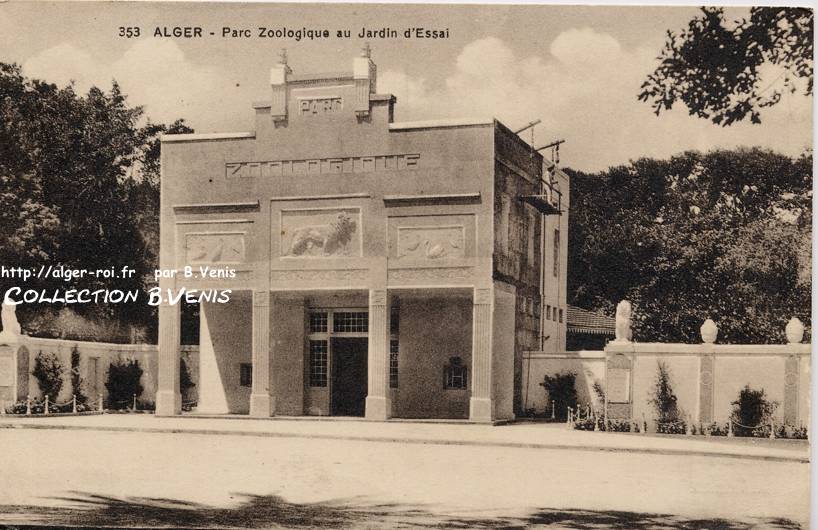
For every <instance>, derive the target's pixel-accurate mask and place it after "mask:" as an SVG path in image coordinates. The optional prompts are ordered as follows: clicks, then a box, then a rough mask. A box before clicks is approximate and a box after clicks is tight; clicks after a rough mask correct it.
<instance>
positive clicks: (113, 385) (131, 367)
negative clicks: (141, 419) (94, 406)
mask: <svg viewBox="0 0 818 530" xmlns="http://www.w3.org/2000/svg"><path fill="white" fill-rule="evenodd" d="M142 373H143V370H142V368H141V367H140V366H139V361H137V360H136V359H117V360H116V361H115V362H112V363H111V366H110V367H109V368H108V380H107V381H106V382H105V388H107V389H108V408H109V409H114V410H119V409H125V408H129V407H132V406H133V397H134V395H136V396H137V397H139V396H140V395H141V394H142V390H144V389H143V388H142V384H141V383H140V382H139V380H140V379H141V378H142Z"/></svg>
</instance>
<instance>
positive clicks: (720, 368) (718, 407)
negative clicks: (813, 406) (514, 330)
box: [523, 319, 811, 428]
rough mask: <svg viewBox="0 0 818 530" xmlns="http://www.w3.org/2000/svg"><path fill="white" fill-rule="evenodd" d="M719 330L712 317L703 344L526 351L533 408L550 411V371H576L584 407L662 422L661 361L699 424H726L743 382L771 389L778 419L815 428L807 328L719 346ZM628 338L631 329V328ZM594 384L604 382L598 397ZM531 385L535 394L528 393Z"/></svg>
mask: <svg viewBox="0 0 818 530" xmlns="http://www.w3.org/2000/svg"><path fill="white" fill-rule="evenodd" d="M717 335H718V329H717V328H716V325H715V323H713V322H712V321H711V320H708V321H706V323H705V324H704V325H703V326H702V340H703V342H702V343H701V344H679V343H674V344H671V343H639V342H631V341H630V340H627V339H624V338H620V339H619V340H616V341H613V342H610V343H608V345H607V346H606V347H605V350H604V351H601V352H600V351H579V352H562V353H549V352H526V353H525V354H524V356H523V359H524V364H523V396H524V403H525V408H526V409H532V408H533V409H535V410H536V411H538V412H542V411H544V410H547V409H548V406H549V405H548V399H549V398H548V396H547V393H546V392H545V389H544V388H543V387H542V385H540V383H542V381H543V377H544V376H545V375H555V374H558V373H565V372H571V373H574V374H576V390H577V397H578V401H579V403H580V404H581V405H585V404H586V403H590V404H592V406H593V407H594V409H595V410H596V411H597V413H598V414H606V415H607V417H608V418H609V419H623V420H631V421H639V422H641V421H642V420H643V419H644V420H645V421H646V422H647V423H648V426H649V428H650V427H651V426H653V425H655V422H654V420H655V419H656V416H657V414H656V412H655V408H654V405H653V404H652V403H651V399H652V397H653V394H654V389H655V385H656V381H657V377H658V370H659V365H660V363H661V364H662V365H663V366H664V367H665V368H666V370H667V373H668V376H669V380H670V385H671V387H672V389H673V392H674V394H675V395H676V397H677V405H678V408H679V410H680V412H681V413H682V415H683V417H684V418H685V419H687V420H689V421H692V422H693V423H694V424H709V423H712V422H719V423H726V422H727V421H728V419H729V418H730V415H731V413H732V411H733V404H732V403H733V401H736V400H737V399H738V397H739V393H740V392H741V390H742V388H744V387H745V386H749V387H750V388H752V389H753V390H762V389H763V390H764V394H765V396H766V398H767V399H768V400H769V401H772V402H776V403H777V404H778V406H777V408H776V410H775V414H774V418H775V422H776V423H777V424H782V423H783V424H787V425H790V426H793V427H801V426H804V427H808V426H809V419H810V418H809V416H810V352H811V345H810V344H802V343H801V342H800V341H801V338H802V336H803V326H802V325H801V323H800V322H798V321H797V320H796V319H793V321H791V322H790V323H789V324H788V325H787V337H788V340H789V341H790V342H789V343H788V344H715V340H716V337H717ZM624 336H625V337H627V334H624ZM594 382H598V383H600V385H601V386H602V387H603V388H604V394H605V403H602V402H601V400H600V399H598V397H597V395H596V392H595V391H594V389H593V384H594ZM526 389H527V392H526Z"/></svg>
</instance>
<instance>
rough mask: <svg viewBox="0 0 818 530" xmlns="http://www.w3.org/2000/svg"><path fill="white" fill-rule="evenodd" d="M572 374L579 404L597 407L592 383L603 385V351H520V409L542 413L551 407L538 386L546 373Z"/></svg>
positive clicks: (542, 389)
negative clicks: (521, 353) (521, 401)
mask: <svg viewBox="0 0 818 530" xmlns="http://www.w3.org/2000/svg"><path fill="white" fill-rule="evenodd" d="M560 373H573V374H576V390H577V401H578V402H579V403H580V404H582V405H583V406H584V405H586V404H590V405H592V406H601V403H600V401H599V399H598V397H597V394H596V392H595V391H594V383H599V385H601V386H602V387H604V385H605V352H604V351H592V350H582V351H568V352H561V353H549V352H525V353H524V354H523V381H522V396H523V409H524V410H534V411H535V412H538V413H542V412H545V411H550V410H551V408H550V407H551V405H550V403H549V397H548V393H547V392H546V390H545V388H544V387H543V386H542V382H543V380H544V378H545V376H546V375H549V376H554V375H557V374H560Z"/></svg>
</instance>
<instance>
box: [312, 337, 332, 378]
mask: <svg viewBox="0 0 818 530" xmlns="http://www.w3.org/2000/svg"><path fill="white" fill-rule="evenodd" d="M328 344H329V341H327V340H310V386H317V387H326V386H327V357H328V355H327V352H328V347H327V346H328Z"/></svg>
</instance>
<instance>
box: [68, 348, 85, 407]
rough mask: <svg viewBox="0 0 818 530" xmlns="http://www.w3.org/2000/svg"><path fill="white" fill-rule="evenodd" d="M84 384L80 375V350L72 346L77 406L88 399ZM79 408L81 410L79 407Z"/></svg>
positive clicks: (72, 371)
mask: <svg viewBox="0 0 818 530" xmlns="http://www.w3.org/2000/svg"><path fill="white" fill-rule="evenodd" d="M82 384H83V380H82V377H81V376H80V352H79V350H78V349H77V347H76V346H74V347H73V348H71V390H72V392H73V393H74V395H75V396H77V407H79V406H80V405H81V404H85V402H86V401H88V396H86V395H85V394H84V393H83V391H82ZM77 410H79V408H78V409H77Z"/></svg>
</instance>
